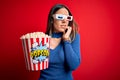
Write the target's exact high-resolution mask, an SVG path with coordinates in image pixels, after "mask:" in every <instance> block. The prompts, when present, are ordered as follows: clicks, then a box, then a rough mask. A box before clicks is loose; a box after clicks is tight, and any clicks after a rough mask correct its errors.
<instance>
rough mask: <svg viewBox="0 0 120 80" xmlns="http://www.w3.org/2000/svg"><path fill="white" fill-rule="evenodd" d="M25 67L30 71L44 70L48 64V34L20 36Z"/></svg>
mask: <svg viewBox="0 0 120 80" xmlns="http://www.w3.org/2000/svg"><path fill="white" fill-rule="evenodd" d="M21 40H22V47H23V52H24V58H25V63H26V68H27V69H28V70H32V71H38V70H44V69H47V68H48V66H49V36H46V35H45V34H44V36H43V33H42V35H41V32H39V34H37V35H36V34H33V33H30V34H26V35H23V36H22V37H21Z"/></svg>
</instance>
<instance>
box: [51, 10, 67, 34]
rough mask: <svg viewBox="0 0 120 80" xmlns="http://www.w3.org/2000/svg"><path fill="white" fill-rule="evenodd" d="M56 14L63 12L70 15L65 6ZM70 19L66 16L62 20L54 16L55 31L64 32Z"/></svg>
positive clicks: (62, 13)
mask: <svg viewBox="0 0 120 80" xmlns="http://www.w3.org/2000/svg"><path fill="white" fill-rule="evenodd" d="M55 14H61V15H64V16H69V12H68V10H67V9H65V8H61V9H59V10H58V11H57V12H56V13H55ZM68 24H69V21H68V20H67V19H66V18H64V19H62V20H59V19H56V18H54V21H53V25H54V32H64V31H65V30H66V27H67V26H68Z"/></svg>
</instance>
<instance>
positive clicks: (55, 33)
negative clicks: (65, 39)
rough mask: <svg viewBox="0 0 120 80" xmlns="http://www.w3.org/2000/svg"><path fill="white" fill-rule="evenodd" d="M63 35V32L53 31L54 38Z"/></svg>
mask: <svg viewBox="0 0 120 80" xmlns="http://www.w3.org/2000/svg"><path fill="white" fill-rule="evenodd" d="M62 35H63V33H62V32H53V33H52V38H61V37H62Z"/></svg>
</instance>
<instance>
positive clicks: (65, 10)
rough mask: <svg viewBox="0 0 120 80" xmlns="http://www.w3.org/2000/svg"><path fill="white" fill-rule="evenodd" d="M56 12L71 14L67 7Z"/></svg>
mask: <svg viewBox="0 0 120 80" xmlns="http://www.w3.org/2000/svg"><path fill="white" fill-rule="evenodd" d="M55 14H64V15H69V12H68V10H67V9H66V8H61V9H59V10H58V11H56V13H55Z"/></svg>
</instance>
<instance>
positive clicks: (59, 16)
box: [53, 14, 73, 21]
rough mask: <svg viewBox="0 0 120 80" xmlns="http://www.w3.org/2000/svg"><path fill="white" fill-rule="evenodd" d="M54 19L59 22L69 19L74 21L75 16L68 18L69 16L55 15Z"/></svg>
mask: <svg viewBox="0 0 120 80" xmlns="http://www.w3.org/2000/svg"><path fill="white" fill-rule="evenodd" d="M53 17H54V18H55V19H57V20H64V19H67V20H68V21H72V19H73V16H67V15H63V14H54V15H53Z"/></svg>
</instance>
